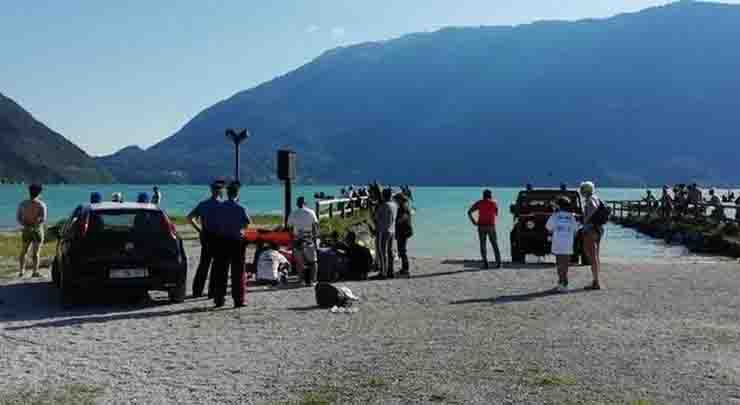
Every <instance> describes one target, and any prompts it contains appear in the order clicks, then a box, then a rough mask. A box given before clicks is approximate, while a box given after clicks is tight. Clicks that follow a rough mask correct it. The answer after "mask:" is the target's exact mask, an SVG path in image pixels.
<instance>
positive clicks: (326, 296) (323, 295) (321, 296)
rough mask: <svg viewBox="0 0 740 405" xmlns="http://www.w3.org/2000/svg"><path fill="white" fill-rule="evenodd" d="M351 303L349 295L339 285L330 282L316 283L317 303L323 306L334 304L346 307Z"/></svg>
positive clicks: (329, 306)
mask: <svg viewBox="0 0 740 405" xmlns="http://www.w3.org/2000/svg"><path fill="white" fill-rule="evenodd" d="M349 303H350V299H349V297H347V295H346V294H344V292H343V291H342V290H340V289H338V288H337V287H334V286H333V285H331V284H329V283H322V282H319V283H318V284H316V305H318V306H319V307H321V308H331V307H334V306H337V307H344V306H347V305H348V304H349Z"/></svg>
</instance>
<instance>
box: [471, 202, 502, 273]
mask: <svg viewBox="0 0 740 405" xmlns="http://www.w3.org/2000/svg"><path fill="white" fill-rule="evenodd" d="M474 212H477V213H478V220H476V219H475V218H474V217H473V213H474ZM497 216H498V204H497V203H496V200H494V199H493V193H492V192H491V190H483V199H482V200H480V201H478V202H476V203H475V204H473V206H472V207H470V209H469V210H468V218H470V222H472V223H473V225H475V226H477V227H478V239H480V255H481V257H482V258H483V268H484V269H487V268H488V254H487V253H488V252H487V249H486V239H489V240H490V241H491V245H492V246H493V253H494V254H495V255H496V268H497V269H500V268H501V251H499V249H498V237H497V236H496V217H497Z"/></svg>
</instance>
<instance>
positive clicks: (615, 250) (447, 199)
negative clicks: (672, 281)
mask: <svg viewBox="0 0 740 405" xmlns="http://www.w3.org/2000/svg"><path fill="white" fill-rule="evenodd" d="M338 189H339V188H338V187H336V186H297V187H294V190H293V195H294V197H295V196H298V195H305V196H306V198H307V199H309V200H311V201H312V196H313V194H314V193H315V192H322V191H323V192H325V193H327V194H329V195H332V194H334V195H336V194H338ZM492 189H493V191H494V197H495V198H496V199H497V200H498V202H499V206H500V210H501V216H500V218H499V224H498V234H499V244H500V246H501V251H502V254H503V255H504V258H505V259H508V258H509V251H510V249H509V243H508V239H509V238H508V235H509V232H510V231H511V227H512V217H511V215H510V214H509V212H508V207H509V205H510V204H511V203H512V201H513V200H514V199H515V198H516V195H517V193H518V192H519V189H516V188H495V187H492ZM161 190H162V193H163V207H164V208H165V209H166V210H167V212H168V213H170V214H171V215H185V214H187V213H188V212H189V210H190V209H191V208H192V207H193V206H194V205H195V204H196V203H197V202H198V201H200V200H201V199H203V198H206V197H207V194H208V189H207V188H206V187H204V186H162V187H161ZM481 190H482V187H469V188H468V187H417V188H414V189H413V191H414V199H415V202H414V208H415V209H416V216H415V219H414V225H415V236H414V238H413V239H412V240H411V242H410V243H409V249H410V253H411V254H412V255H413V256H417V257H445V258H468V259H475V258H477V257H478V241H477V233H476V230H475V229H474V228H473V227H472V225H471V224H470V222H469V221H468V219H467V216H466V212H467V209H468V207H469V206H470V205H471V204H472V203H473V202H474V201H476V200H477V199H478V198H480V194H481ZM92 191H99V192H101V193H102V194H103V196H105V198H106V199H109V198H110V195H111V194H112V193H113V192H122V193H124V195H125V197H126V200H127V201H131V200H135V199H136V195H137V194H138V193H139V192H140V191H147V192H149V191H151V187H146V186H131V185H104V186H89V185H86V186H77V185H51V186H47V187H46V188H45V190H44V194H43V197H42V198H43V199H44V201H46V203H47V205H48V207H49V216H50V218H51V219H52V220H57V219H61V218H64V217H66V216H67V215H69V214H70V213H71V212H72V210H73V209H74V208H75V207H76V206H77V205H78V204H79V203H81V202H85V201H87V200H88V199H89V195H90V193H91V192H92ZM644 192H645V191H644V190H643V189H621V188H620V189H609V188H606V189H601V190H597V193H598V194H599V195H600V196H601V197H602V198H603V199H607V200H612V199H613V200H621V199H638V198H640V197H641V196H642V195H643V194H644ZM25 195H26V188H25V186H19V185H0V228H6V229H7V228H14V227H15V212H16V207H17V204H18V202H19V201H20V200H21V199H23V198H25ZM241 199H242V202H244V203H246V205H247V207H248V208H249V211H250V212H251V213H259V214H268V213H272V214H279V213H281V212H282V199H283V189H282V187H281V186H246V187H245V188H244V189H243V191H242V197H241ZM605 238H606V239H605V243H604V245H603V248H602V249H603V252H602V254H603V255H604V256H605V257H608V258H614V259H626V260H630V259H637V258H654V259H664V258H677V257H689V256H690V255H689V253H688V252H687V250H686V249H685V248H683V247H680V246H666V245H665V244H664V243H662V242H660V241H655V240H653V239H650V238H647V237H644V236H641V235H639V234H637V233H636V232H634V231H633V230H630V229H624V228H621V227H618V226H614V225H609V226H607V232H606V236H605Z"/></svg>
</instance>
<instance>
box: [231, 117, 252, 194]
mask: <svg viewBox="0 0 740 405" xmlns="http://www.w3.org/2000/svg"><path fill="white" fill-rule="evenodd" d="M249 135H250V134H249V131H247V130H246V129H243V130H241V131H240V130H235V129H227V130H226V137H227V138H229V139H231V141H232V142H234V151H235V155H234V180H236V181H237V182H238V181H239V149H240V146H241V144H242V142H244V141H246V140H247V138H249Z"/></svg>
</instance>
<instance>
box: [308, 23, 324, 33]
mask: <svg viewBox="0 0 740 405" xmlns="http://www.w3.org/2000/svg"><path fill="white" fill-rule="evenodd" d="M320 30H321V27H319V26H318V25H309V26H308V27H306V33H307V34H313V33H314V32H317V31H320Z"/></svg>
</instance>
